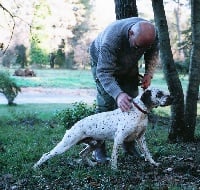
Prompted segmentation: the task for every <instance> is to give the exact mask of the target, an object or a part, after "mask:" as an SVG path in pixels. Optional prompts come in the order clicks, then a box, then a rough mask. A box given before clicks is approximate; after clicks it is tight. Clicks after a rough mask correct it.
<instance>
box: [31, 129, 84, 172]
mask: <svg viewBox="0 0 200 190" xmlns="http://www.w3.org/2000/svg"><path fill="white" fill-rule="evenodd" d="M81 137H82V134H81V133H78V132H77V133H75V134H74V133H73V131H70V130H68V131H66V133H65V135H64V137H63V139H62V140H61V141H60V142H59V143H58V144H57V145H56V147H55V148H53V149H52V150H51V151H50V152H47V153H45V154H43V155H42V157H41V158H40V160H39V161H38V162H37V163H36V164H35V165H34V166H33V168H37V167H38V166H40V165H41V164H42V163H44V162H45V161H47V160H48V159H50V158H52V157H54V156H55V155H58V154H62V153H63V152H65V151H67V150H68V149H69V148H71V147H72V146H73V145H75V144H77V143H78V142H79V141H80V139H81Z"/></svg>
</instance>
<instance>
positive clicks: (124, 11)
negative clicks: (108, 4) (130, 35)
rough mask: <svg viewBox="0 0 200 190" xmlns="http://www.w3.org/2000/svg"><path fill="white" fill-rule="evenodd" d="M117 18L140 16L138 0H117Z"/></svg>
mask: <svg viewBox="0 0 200 190" xmlns="http://www.w3.org/2000/svg"><path fill="white" fill-rule="evenodd" d="M115 14H116V19H117V20H119V19H123V18H129V17H138V10H137V5H136V0H115Z"/></svg>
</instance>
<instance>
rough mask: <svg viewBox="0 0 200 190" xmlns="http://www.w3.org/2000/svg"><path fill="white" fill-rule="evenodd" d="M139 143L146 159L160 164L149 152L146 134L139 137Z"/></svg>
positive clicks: (156, 164) (154, 163)
mask: <svg viewBox="0 0 200 190" xmlns="http://www.w3.org/2000/svg"><path fill="white" fill-rule="evenodd" d="M137 143H138V145H139V148H140V149H141V152H142V153H143V154H144V157H145V160H148V161H149V162H150V163H151V164H153V165H155V166H158V165H159V164H158V163H156V162H155V161H154V160H153V158H152V156H151V154H150V152H149V149H148V148H147V144H146V140H145V136H144V135H142V136H141V137H140V138H139V139H137Z"/></svg>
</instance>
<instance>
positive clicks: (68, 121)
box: [55, 102, 95, 129]
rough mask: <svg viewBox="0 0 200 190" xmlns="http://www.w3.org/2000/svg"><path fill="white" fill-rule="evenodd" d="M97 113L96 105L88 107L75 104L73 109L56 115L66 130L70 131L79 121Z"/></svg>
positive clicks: (83, 104) (84, 104) (81, 103)
mask: <svg viewBox="0 0 200 190" xmlns="http://www.w3.org/2000/svg"><path fill="white" fill-rule="evenodd" d="M94 113H95V105H93V106H88V105H87V104H86V103H83V102H79V103H74V104H73V107H72V108H67V109H65V110H62V111H61V112H59V113H57V114H56V116H55V117H56V119H57V120H58V121H59V123H60V124H62V125H64V127H65V128H67V129H69V128H70V127H72V125H74V124H75V123H76V122H77V121H79V120H81V119H83V118H84V117H87V116H89V115H92V114H94Z"/></svg>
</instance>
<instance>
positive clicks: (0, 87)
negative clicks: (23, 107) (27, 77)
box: [0, 72, 21, 105]
mask: <svg viewBox="0 0 200 190" xmlns="http://www.w3.org/2000/svg"><path fill="white" fill-rule="evenodd" d="M18 92H21V89H20V87H19V86H18V85H17V84H16V83H15V82H14V81H13V80H12V78H11V77H10V75H9V73H5V72H0V93H3V94H4V95H5V97H6V99H7V100H8V105H13V101H14V99H15V97H16V96H17V95H18Z"/></svg>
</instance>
